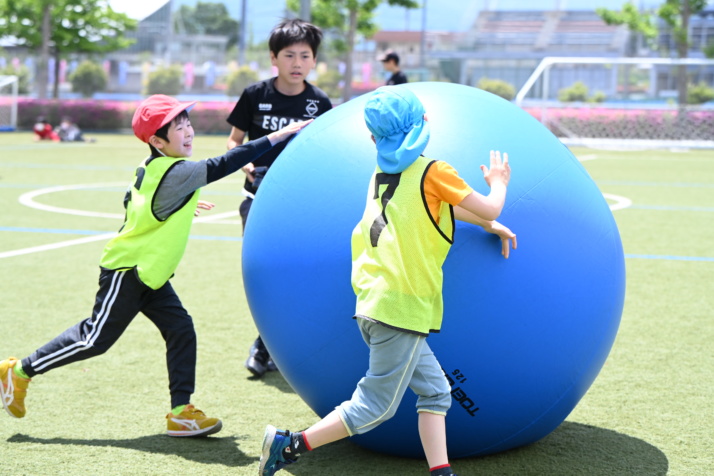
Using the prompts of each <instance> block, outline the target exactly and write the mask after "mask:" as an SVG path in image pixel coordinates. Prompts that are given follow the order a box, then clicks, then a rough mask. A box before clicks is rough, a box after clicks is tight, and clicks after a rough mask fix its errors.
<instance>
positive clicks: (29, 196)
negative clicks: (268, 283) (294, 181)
mask: <svg viewBox="0 0 714 476" xmlns="http://www.w3.org/2000/svg"><path fill="white" fill-rule="evenodd" d="M124 184H125V182H121V183H117V182H112V183H99V184H84V185H62V186H58V187H48V188H42V189H39V190H33V191H31V192H27V193H23V194H22V195H20V197H19V198H18V201H19V202H20V203H21V204H23V205H25V206H28V207H30V208H35V209H37V210H44V211H47V212H50V213H64V214H68V215H79V216H86V217H95V218H113V219H119V220H122V219H124V215H123V214H118V213H101V212H91V211H86V210H76V209H72V208H61V207H53V206H50V205H44V204H42V203H38V202H36V201H35V200H34V199H35V197H39V196H41V195H46V194H48V193H55V192H64V191H67V190H82V189H92V188H99V187H116V186H118V185H119V186H121V185H124ZM239 214H240V212H239V211H238V210H234V211H230V212H224V213H214V214H211V215H207V216H201V217H198V218H196V219H195V220H194V223H215V222H219V221H221V220H226V219H230V218H234V217H235V216H237V215H239ZM233 221H234V220H226V221H225V222H229V223H230V222H233ZM225 222H224V221H221V223H225ZM115 235H116V233H115V232H111V233H102V234H100V235H92V236H85V237H83V238H75V239H73V240H66V241H60V242H57V243H49V244H46V245H40V246H32V247H29V248H21V249H19V250H13V251H4V252H0V259H2V258H10V257H13V256H21V255H26V254H31V253H39V252H41V251H49V250H56V249H59V248H65V247H68V246H75V245H82V244H85V243H92V242H94V241H101V240H108V239H110V238H113V237H114V236H115Z"/></svg>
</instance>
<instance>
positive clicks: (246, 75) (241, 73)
mask: <svg viewBox="0 0 714 476" xmlns="http://www.w3.org/2000/svg"><path fill="white" fill-rule="evenodd" d="M258 79H259V77H258V73H256V72H255V71H253V70H252V69H251V68H250V66H241V67H240V68H238V69H237V70H236V71H233V72H232V73H230V74H229V75H228V79H227V83H228V89H227V90H226V94H227V95H228V96H240V95H241V93H242V92H243V90H244V89H245V88H246V87H247V86H249V85H250V84H253V83H255V82H257V81H258Z"/></svg>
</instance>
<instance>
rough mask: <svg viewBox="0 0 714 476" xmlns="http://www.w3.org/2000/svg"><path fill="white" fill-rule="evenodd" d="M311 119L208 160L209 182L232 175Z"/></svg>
mask: <svg viewBox="0 0 714 476" xmlns="http://www.w3.org/2000/svg"><path fill="white" fill-rule="evenodd" d="M311 122H312V119H311V120H309V121H301V122H294V123H292V124H288V125H287V126H285V127H283V128H282V129H280V130H278V131H275V132H271V133H270V134H268V135H267V136H264V137H261V138H260V139H256V140H252V141H248V142H246V143H245V144H242V145H239V146H237V147H234V148H233V149H231V150H229V151H227V152H226V153H225V154H224V155H222V156H220V157H214V158H212V159H207V160H206V167H207V174H206V179H207V183H211V182H215V181H216V180H219V179H222V178H223V177H225V176H227V175H230V174H232V173H234V172H236V171H238V169H240V168H242V167H245V166H246V165H247V164H250V163H251V162H253V161H254V160H255V159H257V158H258V157H260V156H261V155H263V154H264V153H265V152H267V151H268V150H270V148H271V147H272V146H274V145H275V144H277V143H278V142H282V141H284V140H285V139H287V138H288V137H290V136H292V135H293V134H295V133H297V132H299V131H300V130H301V129H302V128H303V127H305V126H306V125H308V124H310V123H311Z"/></svg>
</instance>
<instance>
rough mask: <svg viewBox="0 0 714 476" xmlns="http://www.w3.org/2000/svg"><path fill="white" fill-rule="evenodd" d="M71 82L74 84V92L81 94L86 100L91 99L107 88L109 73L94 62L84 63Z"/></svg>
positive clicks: (76, 70)
mask: <svg viewBox="0 0 714 476" xmlns="http://www.w3.org/2000/svg"><path fill="white" fill-rule="evenodd" d="M69 80H70V82H71V83H72V91H75V92H78V93H81V94H82V96H84V97H85V98H91V97H92V95H93V94H94V93H96V92H99V91H103V90H104V88H106V87H107V73H105V72H104V69H103V68H102V67H101V66H100V65H98V64H97V63H93V62H92V61H82V63H81V64H80V65H79V66H77V69H75V70H74V72H73V73H72V75H71V76H70V77H69Z"/></svg>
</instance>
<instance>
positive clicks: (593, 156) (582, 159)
mask: <svg viewBox="0 0 714 476" xmlns="http://www.w3.org/2000/svg"><path fill="white" fill-rule="evenodd" d="M595 159H597V154H587V155H581V156H580V157H578V160H579V161H580V162H585V161H588V160H595Z"/></svg>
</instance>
